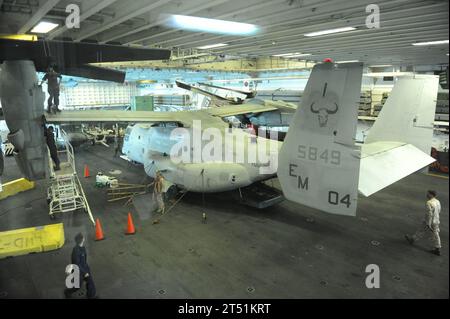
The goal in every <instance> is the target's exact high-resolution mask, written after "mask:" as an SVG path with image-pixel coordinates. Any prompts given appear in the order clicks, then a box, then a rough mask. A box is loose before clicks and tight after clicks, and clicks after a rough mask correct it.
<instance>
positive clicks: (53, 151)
mask: <svg viewBox="0 0 450 319" xmlns="http://www.w3.org/2000/svg"><path fill="white" fill-rule="evenodd" d="M54 131H55V130H54V129H53V126H49V127H48V128H47V129H46V130H45V140H46V142H47V146H48V149H49V150H50V156H51V158H52V160H53V162H54V163H55V171H59V170H60V167H59V164H60V161H59V158H58V149H57V148H56V142H55V134H54Z"/></svg>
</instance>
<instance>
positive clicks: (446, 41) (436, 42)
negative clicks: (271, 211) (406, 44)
mask: <svg viewBox="0 0 450 319" xmlns="http://www.w3.org/2000/svg"><path fill="white" fill-rule="evenodd" d="M438 44H448V40H441V41H429V42H416V43H413V44H412V45H415V46H424V45H438Z"/></svg>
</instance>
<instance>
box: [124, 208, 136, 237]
mask: <svg viewBox="0 0 450 319" xmlns="http://www.w3.org/2000/svg"><path fill="white" fill-rule="evenodd" d="M134 234H136V228H134V224H133V218H132V217H131V213H128V225H127V231H126V232H125V235H134Z"/></svg>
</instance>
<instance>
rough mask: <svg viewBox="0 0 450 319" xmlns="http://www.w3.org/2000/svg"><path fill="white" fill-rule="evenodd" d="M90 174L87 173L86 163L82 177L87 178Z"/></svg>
mask: <svg viewBox="0 0 450 319" xmlns="http://www.w3.org/2000/svg"><path fill="white" fill-rule="evenodd" d="M90 176H91V175H90V174H89V166H87V164H86V165H84V177H85V178H88V177H90Z"/></svg>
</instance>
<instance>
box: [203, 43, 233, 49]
mask: <svg viewBox="0 0 450 319" xmlns="http://www.w3.org/2000/svg"><path fill="white" fill-rule="evenodd" d="M227 45H228V44H226V43H217V44H210V45H204V46H202V47H198V48H197V49H200V50H209V49H216V48H222V47H226V46H227Z"/></svg>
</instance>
